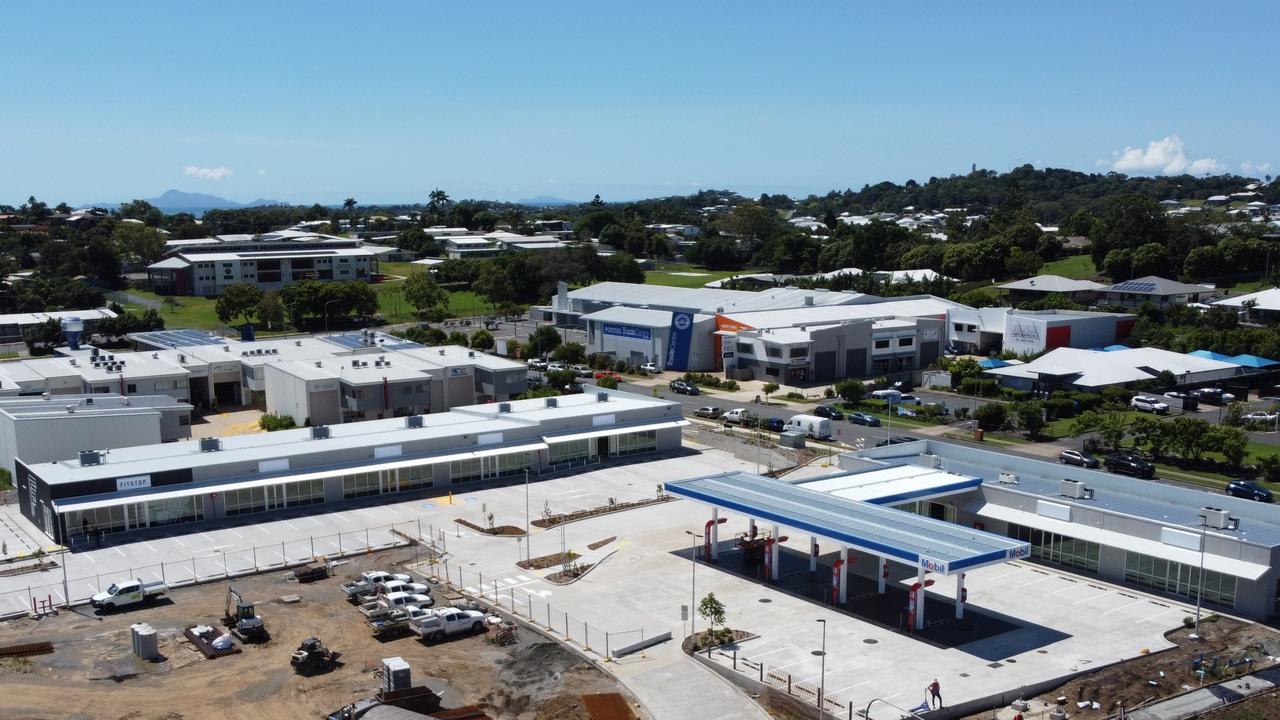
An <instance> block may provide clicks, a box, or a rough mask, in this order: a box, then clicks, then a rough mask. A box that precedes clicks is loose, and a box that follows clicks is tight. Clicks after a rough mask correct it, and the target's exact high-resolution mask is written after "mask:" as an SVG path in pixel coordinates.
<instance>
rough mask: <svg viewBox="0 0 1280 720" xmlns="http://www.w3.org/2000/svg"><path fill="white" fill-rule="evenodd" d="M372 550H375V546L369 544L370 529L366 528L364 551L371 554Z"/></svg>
mask: <svg viewBox="0 0 1280 720" xmlns="http://www.w3.org/2000/svg"><path fill="white" fill-rule="evenodd" d="M372 550H373V545H370V544H369V528H365V529H364V551H365V552H371V551H372Z"/></svg>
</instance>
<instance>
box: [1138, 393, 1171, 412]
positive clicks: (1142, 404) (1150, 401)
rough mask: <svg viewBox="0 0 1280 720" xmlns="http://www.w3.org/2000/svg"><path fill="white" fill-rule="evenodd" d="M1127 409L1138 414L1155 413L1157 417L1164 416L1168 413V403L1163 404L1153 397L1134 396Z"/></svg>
mask: <svg viewBox="0 0 1280 720" xmlns="http://www.w3.org/2000/svg"><path fill="white" fill-rule="evenodd" d="M1129 407H1131V408H1133V409H1134V410H1138V411H1140V412H1149V413H1155V414H1157V415H1164V414H1165V413H1167V412H1169V404H1168V403H1163V402H1160V401H1159V400H1157V399H1155V398H1153V397H1145V396H1143V395H1134V396H1133V399H1132V400H1130V401H1129Z"/></svg>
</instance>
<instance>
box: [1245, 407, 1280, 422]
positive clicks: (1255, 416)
mask: <svg viewBox="0 0 1280 720" xmlns="http://www.w3.org/2000/svg"><path fill="white" fill-rule="evenodd" d="M1277 417H1280V415H1276V414H1275V413H1271V412H1264V411H1262V410H1255V411H1253V412H1251V413H1245V414H1244V415H1241V416H1240V419H1241V420H1244V421H1245V422H1255V423H1266V424H1267V425H1274V424H1275V422H1276V418H1277Z"/></svg>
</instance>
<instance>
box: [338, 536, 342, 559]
mask: <svg viewBox="0 0 1280 720" xmlns="http://www.w3.org/2000/svg"><path fill="white" fill-rule="evenodd" d="M338 557H342V531H341V530H339V531H338Z"/></svg>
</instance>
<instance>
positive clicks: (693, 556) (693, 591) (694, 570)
mask: <svg viewBox="0 0 1280 720" xmlns="http://www.w3.org/2000/svg"><path fill="white" fill-rule="evenodd" d="M684 532H685V534H686V535H689V536H690V537H692V538H693V545H691V546H690V547H689V562H690V566H689V567H690V570H689V637H691V638H692V637H694V630H693V623H694V611H695V610H694V608H695V605H696V604H697V601H696V598H697V597H698V591H697V585H696V584H695V580H696V576H697V574H698V541H699V540H701V539H702V536H701V535H699V534H698V533H696V532H694V531H692V530H685V531H684ZM693 649H694V651H695V652H697V650H698V643H697V640H694V643H693Z"/></svg>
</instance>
